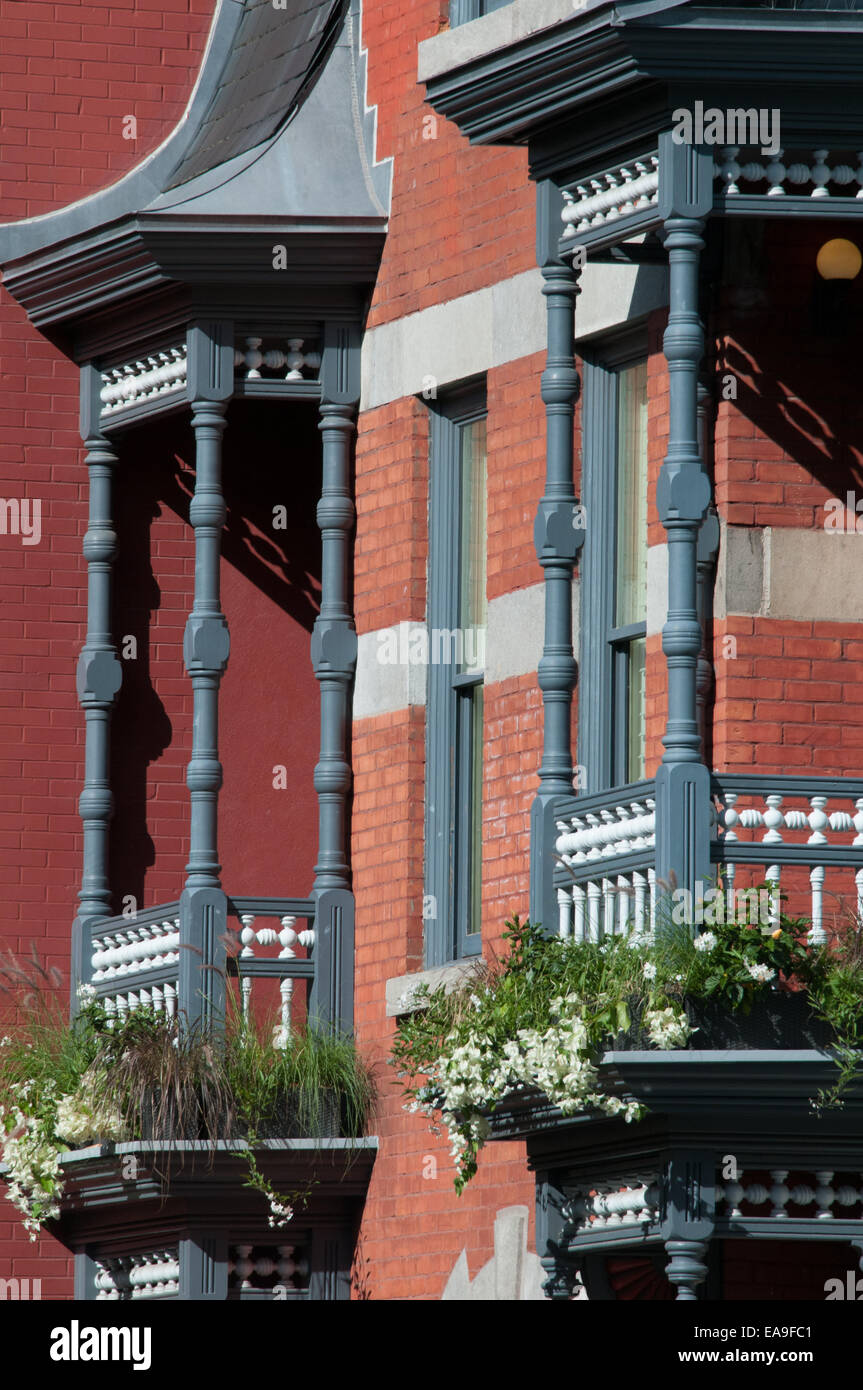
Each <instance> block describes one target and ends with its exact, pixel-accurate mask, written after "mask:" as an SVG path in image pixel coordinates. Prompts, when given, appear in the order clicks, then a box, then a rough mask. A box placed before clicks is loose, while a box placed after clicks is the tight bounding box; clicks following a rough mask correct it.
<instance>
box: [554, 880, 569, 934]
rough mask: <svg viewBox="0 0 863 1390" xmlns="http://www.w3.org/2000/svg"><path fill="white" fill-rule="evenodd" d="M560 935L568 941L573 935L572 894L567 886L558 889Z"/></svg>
mask: <svg viewBox="0 0 863 1390" xmlns="http://www.w3.org/2000/svg"><path fill="white" fill-rule="evenodd" d="M557 917H558V935H559V936H561V937H562V938H563V940H564V941H567V940H568V939H569V937H570V936H571V935H572V894H571V893H570V892H568V891H567V889H566V888H558V890H557Z"/></svg>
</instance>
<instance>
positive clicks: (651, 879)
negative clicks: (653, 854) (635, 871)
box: [647, 869, 656, 941]
mask: <svg viewBox="0 0 863 1390" xmlns="http://www.w3.org/2000/svg"><path fill="white" fill-rule="evenodd" d="M647 882H648V885H649V887H650V931H649V937H650V940H651V941H654V940H655V939H656V870H655V869H648V870H647Z"/></svg>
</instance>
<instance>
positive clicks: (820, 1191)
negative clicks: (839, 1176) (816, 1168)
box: [815, 1169, 836, 1221]
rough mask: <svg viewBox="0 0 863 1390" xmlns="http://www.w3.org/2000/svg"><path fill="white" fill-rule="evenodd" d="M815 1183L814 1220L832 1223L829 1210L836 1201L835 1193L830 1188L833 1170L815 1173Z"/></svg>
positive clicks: (831, 1215)
mask: <svg viewBox="0 0 863 1390" xmlns="http://www.w3.org/2000/svg"><path fill="white" fill-rule="evenodd" d="M815 1181H816V1182H817V1183H818V1186H817V1188H816V1189H815V1201H816V1202H817V1204H818V1210H817V1212H816V1213H815V1216H816V1220H818V1221H832V1220H833V1213H832V1211H831V1210H830V1208H831V1207H832V1205H833V1202H834V1201H835V1199H836V1193H835V1192H834V1191H833V1188H832V1187H831V1186H830V1184H831V1182H832V1181H833V1170H832V1169H822V1170H821V1171H820V1172H817V1173H816V1174H815Z"/></svg>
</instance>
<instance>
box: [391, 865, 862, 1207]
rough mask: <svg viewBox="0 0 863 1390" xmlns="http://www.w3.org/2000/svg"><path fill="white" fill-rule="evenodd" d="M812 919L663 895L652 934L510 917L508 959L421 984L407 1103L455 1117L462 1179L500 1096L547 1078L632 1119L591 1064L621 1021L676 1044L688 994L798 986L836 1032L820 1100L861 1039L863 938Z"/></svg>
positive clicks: (450, 1122) (584, 1106) (397, 1060)
mask: <svg viewBox="0 0 863 1390" xmlns="http://www.w3.org/2000/svg"><path fill="white" fill-rule="evenodd" d="M770 891H771V892H773V891H774V890H772V889H771V890H770ZM755 902H757V897H756V899H755ZM762 902H763V899H762ZM754 905H755V903H754V902H753V906H754ZM775 905H776V906H777V907H778V906H779V903H778V902H777V903H776V904H775ZM808 927H809V923H808V922H805V921H803V920H799V919H792V918H789V917H787V916H785V915H781V916H780V917H779V922H778V924H777V925H770V926H767V927H765V926H763V925H761V924H760V923H758V922H752V921H748V920H744V921H736V920H731V921H728V922H721V921H720V922H719V923H717V924H716V925H715V926H713V927H711V928H709V929H708V930H706V931H702V932H701V933H700V935H698V936H694V935H693V930H692V926H691V925H689V924H687V923H686V922H676V921H675V920H674V918H673V916H672V914H671V912H670V911H669V905H668V899H667V898H666V899H665V901H664V902H663V901H662V900H660V906H659V911H658V913H657V927H656V930H655V933H654V937H653V939H652V940H650V941H648V940H647V939H646V938H641V939H637V938H635V937H633V936H629V937H623V936H618V937H611V938H608V939H606V940H604V941H601V942H599V943H592V942H578V941H573V940H564V939H561V938H560V937H556V936H546V935H545V934H544V933H543V932H542V930H541V929H540V928H539V927H538V926H536V925H532V924H531V923H529V922H525V923H522V922H520V921H519V919H518V917H515V918H513V920H512V921H511V922H508V923H507V924H506V930H505V932H504V939H505V941H506V943H507V946H508V954H507V955H506V956H505V957H504V959H503V960H501V961H497V962H495V964H494V965H493V966H491V967H483V966H481V965H478V966H477V969H476V972H475V974H474V975H473V977H472V978H470V979H469V980H467V981H466V982H465V983H463V984H462V985H461V986H460V987H459V988H457V989H456V990H453V991H451V992H447V990H446V989H445V988H443V987H441V988H438V989H436V990H433V991H429V990H428V989H427V988H423V989H422V990H421V991H417V993H416V994H415V996H414V999H415V1004H416V1007H415V1011H414V1012H412V1013H410V1014H408V1015H407V1016H406V1017H404V1018H402V1019H401V1020H400V1021H399V1024H398V1027H397V1031H396V1036H395V1040H394V1043H393V1047H392V1056H391V1063H392V1065H394V1066H395V1067H396V1069H397V1071H398V1074H399V1076H400V1078H401V1080H402V1085H403V1092H404V1096H405V1102H406V1108H408V1109H409V1110H411V1111H420V1112H422V1113H424V1114H426V1115H428V1116H429V1117H430V1119H431V1120H432V1122H433V1127H435V1128H436V1127H437V1126H439V1125H443V1126H444V1127H445V1128H446V1129H447V1130H448V1132H449V1136H450V1139H451V1141H452V1145H453V1149H452V1152H453V1156H454V1157H455V1158H456V1160H457V1174H456V1189H457V1190H458V1191H461V1190H462V1189H463V1188H464V1186H465V1184H466V1182H467V1181H469V1179H470V1178H471V1177H472V1176H473V1174H474V1173H475V1172H476V1166H477V1156H478V1153H479V1150H480V1149H481V1147H482V1145H483V1143H484V1142H485V1139H486V1138H487V1136H488V1134H489V1132H490V1126H489V1116H490V1115H491V1114H492V1113H493V1112H494V1110H495V1108H496V1107H497V1106H498V1105H499V1104H500V1103H501V1101H502V1100H503V1099H504V1098H505V1097H512V1096H515V1095H517V1093H518V1092H519V1091H523V1090H525V1089H532V1090H534V1091H536V1090H539V1091H541V1092H544V1093H545V1095H546V1096H547V1097H548V1098H549V1099H550V1100H551V1101H552V1102H553V1103H554V1104H555V1105H557V1106H558V1107H559V1108H560V1109H561V1110H562V1111H563V1113H564V1114H575V1113H578V1112H580V1111H582V1112H588V1111H597V1112H600V1111H602V1112H604V1113H606V1114H624V1116H625V1118H626V1119H627V1120H630V1119H636V1118H638V1117H639V1115H640V1113H641V1109H640V1107H638V1106H636V1105H634V1104H633V1103H632V1102H626V1101H623V1100H621V1099H620V1098H619V1097H616V1096H610V1095H607V1094H606V1093H605V1092H604V1090H603V1087H602V1084H601V1081H600V1078H599V1075H598V1072H597V1070H596V1067H597V1065H598V1062H599V1060H600V1058H601V1056H602V1053H603V1051H604V1050H606V1049H607V1048H608V1047H609V1046H610V1045H613V1044H614V1042H615V1040H616V1039H617V1038H619V1035H620V1034H622V1033H626V1032H627V1031H628V1030H630V1029H631V1028H632V1027H633V1026H635V1027H636V1028H637V1029H640V1030H641V1033H640V1038H639V1042H638V1045H640V1046H655V1047H660V1048H678V1047H682V1046H685V1045H686V1042H687V1039H688V1036H689V1034H690V1032H691V1027H690V1025H689V1023H688V1021H687V1019H686V1017H685V1014H684V1008H685V1003H686V1001H687V1000H689V999H691V1000H715V1001H718V1002H721V1003H722V1004H724V1005H725V1006H726V1007H727V1008H728V1009H729V1010H730V1011H733V1012H737V1011H739V1012H741V1013H743V1014H748V1013H749V1012H750V1010H751V1008H752V1006H753V1003H754V1002H755V1001H756V1000H757V999H759V998H763V997H765V996H769V995H771V994H773V993H775V992H777V991H778V992H780V993H781V992H789V991H795V990H801V989H802V990H804V991H806V992H807V995H808V999H809V1002H810V1005H811V1008H812V1012H813V1013H814V1014H815V1015H816V1016H818V1017H820V1018H823V1019H824V1020H825V1021H826V1022H827V1023H828V1024H829V1025H830V1026H831V1027H832V1029H833V1032H834V1035H835V1048H834V1052H835V1059H836V1062H837V1065H838V1068H839V1074H838V1080H837V1084H836V1086H834V1087H833V1088H831V1089H830V1091H829V1092H825V1093H822V1094H821V1095H819V1096H818V1097H817V1100H816V1103H817V1104H818V1105H827V1104H837V1103H841V1101H840V1096H841V1093H842V1091H843V1090H844V1089H845V1087H846V1086H847V1085H848V1083H849V1082H850V1080H851V1079H853V1077H854V1076H856V1075H857V1072H858V1069H859V1066H860V1057H861V1051H863V940H861V930H860V927H859V925H858V924H856V923H855V924H854V930H853V931H851V932H850V933H848V932H846V933H845V934H842V933H841V932H840V933H839V934H838V935H837V937H836V939H835V940H834V942H833V943H832V944H831V946H830V947H829V948H824V947H813V946H811V945H810V944H809V943H808V940H807V938H806V932H807V929H808Z"/></svg>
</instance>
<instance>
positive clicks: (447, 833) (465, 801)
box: [425, 390, 486, 966]
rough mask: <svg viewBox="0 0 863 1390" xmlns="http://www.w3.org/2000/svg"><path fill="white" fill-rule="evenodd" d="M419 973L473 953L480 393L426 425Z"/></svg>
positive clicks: (479, 710) (480, 614)
mask: <svg viewBox="0 0 863 1390" xmlns="http://www.w3.org/2000/svg"><path fill="white" fill-rule="evenodd" d="M431 426H432V428H431V487H430V507H429V601H428V626H429V634H428V639H429V680H428V704H427V711H426V714H427V720H426V728H427V737H426V837H425V838H426V904H427V911H426V964H427V965H428V966H435V965H442V964H444V963H445V962H446V961H450V960H457V959H461V958H463V957H464V956H471V955H477V954H479V951H480V945H481V938H480V892H481V874H482V773H483V757H482V745H483V667H484V664H485V629H486V421H485V393H484V392H478V391H476V390H474V391H471V392H470V393H467V394H460V395H458V396H454V397H452V398H450V399H449V400H448V401H447V402H445V403H437V404H436V406H435V413H434V414H433V416H432V420H431Z"/></svg>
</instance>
